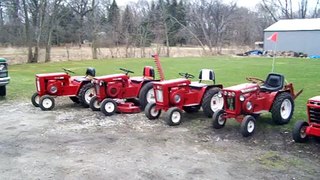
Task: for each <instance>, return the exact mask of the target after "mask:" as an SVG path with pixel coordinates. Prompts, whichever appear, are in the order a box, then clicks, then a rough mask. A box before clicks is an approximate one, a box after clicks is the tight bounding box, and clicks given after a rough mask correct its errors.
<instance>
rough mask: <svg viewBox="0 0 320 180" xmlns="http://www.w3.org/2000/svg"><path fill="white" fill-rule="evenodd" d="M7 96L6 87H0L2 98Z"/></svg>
mask: <svg viewBox="0 0 320 180" xmlns="http://www.w3.org/2000/svg"><path fill="white" fill-rule="evenodd" d="M6 95H7V90H6V86H0V96H6Z"/></svg>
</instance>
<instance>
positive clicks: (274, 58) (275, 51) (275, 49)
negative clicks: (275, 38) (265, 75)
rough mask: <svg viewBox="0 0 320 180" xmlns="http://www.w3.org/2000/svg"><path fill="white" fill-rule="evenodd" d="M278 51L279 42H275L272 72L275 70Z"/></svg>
mask: <svg viewBox="0 0 320 180" xmlns="http://www.w3.org/2000/svg"><path fill="white" fill-rule="evenodd" d="M276 53H277V42H274V47H273V58H272V70H271V72H274V64H275V60H276Z"/></svg>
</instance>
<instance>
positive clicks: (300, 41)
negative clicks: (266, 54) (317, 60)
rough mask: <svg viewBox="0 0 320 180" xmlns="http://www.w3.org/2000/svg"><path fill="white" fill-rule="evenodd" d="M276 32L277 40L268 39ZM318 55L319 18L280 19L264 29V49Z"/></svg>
mask: <svg viewBox="0 0 320 180" xmlns="http://www.w3.org/2000/svg"><path fill="white" fill-rule="evenodd" d="M275 32H278V39H277V42H273V41H270V40H268V37H270V36H271V35H272V34H273V33H275ZM274 48H276V51H295V52H302V53H306V54H308V56H311V55H320V18H316V19H286V20H280V21H278V22H276V23H274V24H273V25H271V26H269V27H268V28H267V29H265V30H264V50H274Z"/></svg>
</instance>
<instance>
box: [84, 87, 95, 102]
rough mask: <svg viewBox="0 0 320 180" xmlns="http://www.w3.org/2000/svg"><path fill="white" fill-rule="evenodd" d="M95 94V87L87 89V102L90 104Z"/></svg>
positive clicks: (85, 95)
mask: <svg viewBox="0 0 320 180" xmlns="http://www.w3.org/2000/svg"><path fill="white" fill-rule="evenodd" d="M93 96H95V92H94V88H90V89H88V90H87V91H86V93H85V94H84V99H85V100H86V102H87V103H88V104H89V103H90V100H91V99H92V97H93Z"/></svg>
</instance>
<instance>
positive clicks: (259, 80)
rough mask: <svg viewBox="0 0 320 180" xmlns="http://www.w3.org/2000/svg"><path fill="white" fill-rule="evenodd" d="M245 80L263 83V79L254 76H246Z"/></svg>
mask: <svg viewBox="0 0 320 180" xmlns="http://www.w3.org/2000/svg"><path fill="white" fill-rule="evenodd" d="M246 80H248V81H250V82H252V83H256V84H263V83H264V80H262V79H259V78H256V77H246Z"/></svg>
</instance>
